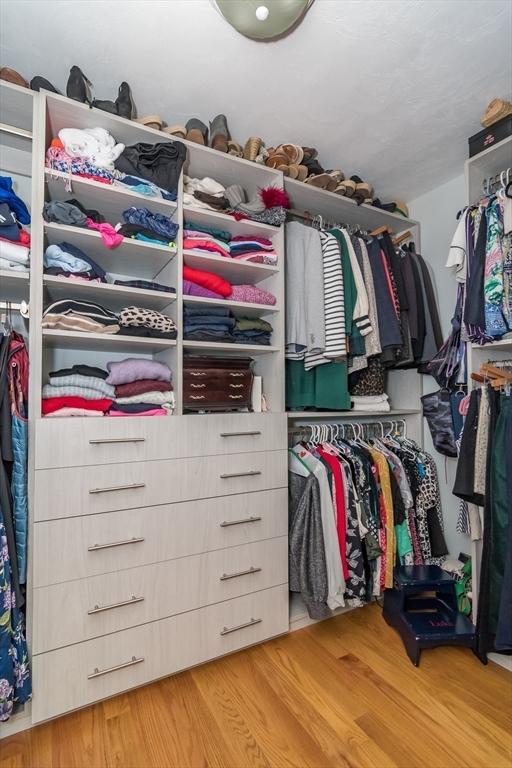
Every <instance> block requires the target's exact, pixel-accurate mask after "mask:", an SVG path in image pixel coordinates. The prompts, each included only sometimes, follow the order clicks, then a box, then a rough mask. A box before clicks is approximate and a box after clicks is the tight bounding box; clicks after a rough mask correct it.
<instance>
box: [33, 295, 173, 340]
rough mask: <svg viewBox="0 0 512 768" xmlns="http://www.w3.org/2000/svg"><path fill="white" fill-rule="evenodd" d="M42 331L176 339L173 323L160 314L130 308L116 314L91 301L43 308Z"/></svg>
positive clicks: (65, 301)
mask: <svg viewBox="0 0 512 768" xmlns="http://www.w3.org/2000/svg"><path fill="white" fill-rule="evenodd" d="M42 327H43V328H53V329H59V330H62V331H81V332H84V333H104V334H111V335H112V334H120V335H122V336H147V337H151V338H156V339H175V338H176V335H177V330H176V323H175V322H174V320H173V319H172V318H171V317H168V316H167V315H163V314H162V313H161V312H156V311H155V310H152V309H144V308H143V307H133V306H132V307H125V308H124V309H122V310H121V311H120V312H119V313H116V312H111V311H110V310H108V309H105V307H102V306H101V305H100V304H95V303H94V302H92V301H76V300H74V299H61V300H59V301H54V302H53V303H52V304H50V305H49V306H48V307H46V309H45V310H44V312H43V320H42Z"/></svg>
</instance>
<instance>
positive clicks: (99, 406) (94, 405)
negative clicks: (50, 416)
mask: <svg viewBox="0 0 512 768" xmlns="http://www.w3.org/2000/svg"><path fill="white" fill-rule="evenodd" d="M113 402H114V401H113V400H109V399H108V398H106V397H104V398H101V399H99V400H86V399H85V397H74V396H71V395H66V396H65V397H43V399H42V400H41V411H42V412H43V416H46V414H47V413H54V411H59V410H60V409H61V408H85V409H86V410H87V411H103V412H104V413H105V411H108V409H109V408H110V406H111V405H112V403H113Z"/></svg>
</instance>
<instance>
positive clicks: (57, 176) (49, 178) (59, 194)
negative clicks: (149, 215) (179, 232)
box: [45, 168, 177, 224]
mask: <svg viewBox="0 0 512 768" xmlns="http://www.w3.org/2000/svg"><path fill="white" fill-rule="evenodd" d="M69 181H71V186H72V192H68V191H67V190H66V184H67V183H68V182H69ZM45 182H46V185H47V187H48V192H49V194H50V199H51V200H59V201H66V200H69V199H70V198H72V197H75V196H76V197H77V198H78V199H79V201H80V202H81V203H82V205H83V206H84V207H85V208H92V209H95V210H98V211H99V212H100V213H101V214H102V215H103V216H104V217H105V219H106V221H110V222H111V223H112V224H117V222H118V221H121V220H122V219H121V214H122V212H123V211H125V210H126V209H127V208H130V206H132V205H134V206H136V207H138V208H148V209H149V210H150V211H152V212H153V213H163V214H164V215H165V216H169V218H172V217H173V215H174V214H175V213H176V209H177V203H173V202H172V201H171V200H164V199H163V198H161V197H148V195H141V194H139V193H138V192H130V190H129V189H128V188H126V189H124V188H122V187H118V186H116V185H115V184H102V183H101V182H100V181H93V180H91V179H83V178H81V177H80V176H73V175H70V174H69V173H61V172H60V171H53V170H51V168H45Z"/></svg>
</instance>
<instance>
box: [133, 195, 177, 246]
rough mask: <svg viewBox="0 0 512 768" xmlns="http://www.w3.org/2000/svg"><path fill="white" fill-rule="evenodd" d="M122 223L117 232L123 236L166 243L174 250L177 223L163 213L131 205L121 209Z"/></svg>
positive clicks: (158, 243) (155, 242)
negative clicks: (123, 209)
mask: <svg viewBox="0 0 512 768" xmlns="http://www.w3.org/2000/svg"><path fill="white" fill-rule="evenodd" d="M123 219H124V221H125V223H124V224H121V225H120V226H119V227H118V232H119V233H120V234H122V235H124V237H131V238H134V239H135V240H142V241H143V242H149V243H154V244H155V245H167V246H169V247H170V248H171V249H173V250H175V249H176V248H177V246H176V242H175V240H176V235H177V234H178V225H177V224H175V223H174V222H173V221H172V220H171V219H170V218H169V216H165V215H164V214H163V213H152V212H151V211H149V210H148V209H147V208H136V207H135V206H132V207H131V208H127V209H126V211H123Z"/></svg>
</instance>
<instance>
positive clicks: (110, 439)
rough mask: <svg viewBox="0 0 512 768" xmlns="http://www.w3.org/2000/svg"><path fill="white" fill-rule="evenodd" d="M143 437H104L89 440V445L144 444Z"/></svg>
mask: <svg viewBox="0 0 512 768" xmlns="http://www.w3.org/2000/svg"><path fill="white" fill-rule="evenodd" d="M145 442H146V438H145V437H105V438H97V439H95V440H89V445H113V444H114V443H145Z"/></svg>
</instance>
